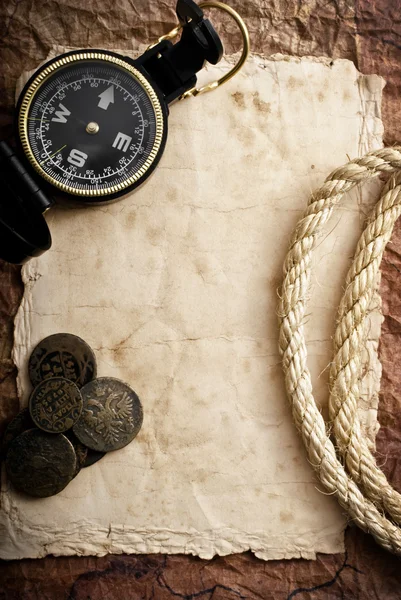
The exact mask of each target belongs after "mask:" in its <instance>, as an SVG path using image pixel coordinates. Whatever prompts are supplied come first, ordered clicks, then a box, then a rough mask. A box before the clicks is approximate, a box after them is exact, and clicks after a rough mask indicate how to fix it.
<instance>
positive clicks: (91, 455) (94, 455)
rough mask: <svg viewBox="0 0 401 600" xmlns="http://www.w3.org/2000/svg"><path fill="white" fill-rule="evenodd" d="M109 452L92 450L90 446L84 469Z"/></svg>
mask: <svg viewBox="0 0 401 600" xmlns="http://www.w3.org/2000/svg"><path fill="white" fill-rule="evenodd" d="M106 454H107V452H98V451H97V450H91V449H90V448H88V454H87V455H86V460H85V464H84V466H83V468H84V469H86V467H91V466H92V465H94V464H95V463H97V462H98V461H99V460H100V459H101V458H103V456H106Z"/></svg>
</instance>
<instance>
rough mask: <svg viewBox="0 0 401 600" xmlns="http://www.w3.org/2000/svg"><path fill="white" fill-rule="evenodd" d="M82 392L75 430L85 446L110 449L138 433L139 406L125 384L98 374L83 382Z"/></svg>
mask: <svg viewBox="0 0 401 600" xmlns="http://www.w3.org/2000/svg"><path fill="white" fill-rule="evenodd" d="M81 394H82V399H83V409H82V414H81V417H80V418H79V420H78V422H77V423H76V425H74V433H75V435H76V436H77V438H78V439H79V440H80V441H81V442H82V443H83V444H85V446H88V448H91V449H92V450H98V451H100V452H110V451H112V450H118V449H119V448H123V447H124V446H126V445H127V444H129V442H131V440H133V439H134V437H135V436H136V435H137V434H138V432H139V430H140V428H141V425H142V421H143V411H142V405H141V402H140V400H139V398H138V396H137V395H136V393H135V392H134V390H133V389H131V388H130V387H129V386H128V385H127V384H126V383H124V382H123V381H120V380H119V379H115V378H114V377H99V378H98V379H94V380H93V381H91V382H90V383H88V384H86V385H85V386H84V387H83V388H82V390H81Z"/></svg>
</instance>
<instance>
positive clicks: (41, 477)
mask: <svg viewBox="0 0 401 600" xmlns="http://www.w3.org/2000/svg"><path fill="white" fill-rule="evenodd" d="M5 464H6V471H7V475H8V478H9V479H10V481H11V483H12V484H13V486H14V487H15V488H16V489H18V490H20V491H21V492H25V494H29V495H30V496H36V497H39V498H46V497H47V496H54V494H58V493H59V492H61V490H63V489H64V488H65V486H66V485H67V484H68V483H69V482H70V481H71V479H72V478H73V476H74V472H75V469H76V456H75V451H74V448H73V446H72V444H71V442H70V441H69V440H67V438H66V437H65V436H64V435H62V434H61V433H59V434H57V435H51V434H50V433H45V432H44V431H40V429H29V430H28V431H25V432H24V433H21V435H19V436H18V437H17V438H15V440H13V441H12V442H11V444H10V447H9V449H8V452H7V458H6V461H5Z"/></svg>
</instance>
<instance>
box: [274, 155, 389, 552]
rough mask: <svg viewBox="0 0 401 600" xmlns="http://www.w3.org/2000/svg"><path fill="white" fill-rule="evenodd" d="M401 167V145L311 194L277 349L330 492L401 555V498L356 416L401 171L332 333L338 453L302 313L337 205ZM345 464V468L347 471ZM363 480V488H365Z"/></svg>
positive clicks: (291, 263)
mask: <svg viewBox="0 0 401 600" xmlns="http://www.w3.org/2000/svg"><path fill="white" fill-rule="evenodd" d="M399 169H401V148H384V149H381V150H378V151H375V152H372V153H370V154H367V155H366V156H364V157H362V158H359V159H355V160H353V161H351V162H349V163H348V164H346V165H344V166H342V167H340V168H339V169H336V170H335V171H333V172H332V173H331V175H329V177H328V178H327V179H326V181H325V183H324V184H323V186H322V187H321V188H320V189H319V190H318V191H317V192H316V193H315V194H314V195H313V196H312V197H311V199H310V201H309V205H308V208H307V210H306V212H305V214H304V217H303V218H302V219H301V220H300V221H299V223H298V225H297V226H296V228H295V231H294V234H293V237H292V240H291V243H290V248H289V251H288V253H287V256H286V259H285V263H284V282H283V286H282V294H281V299H280V304H279V319H280V336H279V347H280V352H281V355H282V360H283V369H284V376H285V384H286V389H287V394H288V396H289V399H290V402H291V405H292V412H293V417H294V420H295V423H296V426H297V428H298V429H299V430H300V432H301V435H302V439H303V442H304V444H305V447H306V449H307V453H308V457H309V460H310V462H311V463H312V465H313V466H314V468H315V470H316V471H317V474H318V476H319V478H320V480H321V482H322V484H323V485H324V487H325V488H326V489H327V491H328V492H330V493H332V494H334V495H336V496H337V498H338V500H339V502H340V504H341V506H342V507H343V508H345V509H346V511H347V512H348V514H349V515H350V517H351V518H352V519H353V520H354V521H355V522H356V524H357V525H358V526H359V527H361V529H363V530H364V531H367V532H370V533H372V534H373V536H374V537H375V539H376V540H377V541H378V543H379V544H381V545H382V546H383V547H384V548H386V549H388V550H390V551H392V552H395V553H397V554H400V555H401V529H399V528H398V527H397V526H396V525H394V523H393V522H392V521H391V520H389V518H387V517H386V516H384V515H383V514H382V510H385V511H386V512H387V513H388V515H389V516H390V517H391V519H393V520H394V521H396V522H401V496H400V494H398V493H397V492H396V491H395V490H394V489H393V488H392V487H391V486H390V484H389V483H388V482H387V479H386V477H385V475H384V473H383V472H382V471H380V469H379V468H378V467H377V465H376V462H375V459H374V457H373V455H372V454H371V452H370V450H369V448H368V444H367V442H366V440H365V439H364V438H363V437H362V434H361V426H360V422H359V419H358V415H357V407H358V400H359V396H360V379H361V374H362V367H363V365H362V362H361V355H362V353H363V352H364V347H365V343H366V327H365V324H366V317H367V314H368V311H369V307H370V305H371V302H372V298H373V294H374V291H375V287H376V281H377V276H378V271H379V266H380V262H381V258H382V255H383V252H384V249H385V246H386V244H387V242H388V241H389V239H390V237H391V233H392V230H393V227H394V223H395V221H396V220H397V218H398V216H399V215H400V213H401V175H400V174H397V176H396V177H395V179H394V181H393V182H390V183H389V184H388V185H387V186H386V188H385V190H384V193H383V195H382V197H381V199H380V200H379V202H378V204H377V205H376V207H375V209H374V211H373V213H372V215H371V217H370V218H369V220H368V225H367V227H366V229H365V231H364V232H363V234H362V236H361V239H360V240H359V243H358V246H357V249H356V255H355V259H354V262H353V264H352V266H351V268H350V269H349V272H348V275H347V279H346V289H345V293H344V297H343V299H342V301H341V303H340V307H339V313H338V325H337V329H336V332H335V336H334V353H335V356H334V360H333V363H332V365H331V370H330V389H331V393H330V401H329V410H330V418H331V419H332V421H333V429H332V431H333V434H334V436H335V441H336V446H338V451H339V454H340V458H341V457H342V458H343V460H344V463H345V466H344V465H343V463H342V462H341V461H340V459H339V458H338V457H337V454H336V448H335V447H334V445H333V442H332V441H331V439H330V436H329V433H328V431H327V429H326V424H325V422H324V419H323V417H322V415H321V413H320V411H319V409H318V407H317V405H316V401H315V399H314V397H313V390H312V382H311V377H310V372H309V369H308V367H307V365H306V361H307V350H306V342H305V336H304V317H305V309H306V302H307V298H308V288H309V283H310V275H311V260H312V253H313V249H314V247H315V245H316V241H317V239H318V237H319V236H320V234H321V233H322V229H323V228H324V226H325V224H326V223H327V221H328V219H329V218H330V216H331V213H332V210H333V208H334V207H335V206H336V205H337V204H338V203H339V202H340V200H341V199H342V197H343V195H344V194H345V193H346V192H348V191H349V190H351V189H352V188H353V187H354V186H355V185H356V184H358V183H359V182H361V181H365V180H367V179H372V178H374V177H377V176H378V175H379V174H380V173H389V174H391V173H394V172H395V171H396V170H399ZM345 469H347V471H348V473H347V471H346V470H345ZM359 486H360V487H359Z"/></svg>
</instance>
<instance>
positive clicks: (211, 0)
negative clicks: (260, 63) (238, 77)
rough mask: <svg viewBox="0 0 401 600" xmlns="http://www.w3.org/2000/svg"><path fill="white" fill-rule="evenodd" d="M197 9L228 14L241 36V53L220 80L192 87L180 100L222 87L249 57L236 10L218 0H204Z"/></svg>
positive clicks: (247, 36) (240, 19)
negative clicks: (207, 9)
mask: <svg viewBox="0 0 401 600" xmlns="http://www.w3.org/2000/svg"><path fill="white" fill-rule="evenodd" d="M199 8H202V9H203V8H217V9H218V10H221V11H223V12H226V13H228V14H229V15H230V17H232V18H233V19H234V21H235V22H236V23H237V25H238V27H239V29H240V31H241V34H242V53H241V56H240V58H239V60H238V62H237V63H236V64H235V65H234V66H233V68H232V69H230V71H228V73H226V74H225V75H223V76H222V77H220V79H217V80H216V81H212V83H207V84H206V85H204V86H202V87H200V88H196V87H194V88H191V89H190V90H187V91H186V92H184V93H183V94H182V95H181V96H180V100H183V99H184V98H188V97H189V96H197V95H198V94H203V93H204V92H210V91H212V90H215V89H216V88H218V87H219V86H220V85H223V83H226V81H228V80H229V79H231V78H232V77H234V75H235V74H236V73H238V71H239V70H240V69H241V68H242V67H243V65H244V63H245V61H246V59H247V58H248V55H249V33H248V28H247V26H246V25H245V22H244V20H243V19H242V17H240V16H239V14H238V13H237V11H236V10H234V9H233V8H231V6H227V4H224V3H223V2H219V1H218V0H205V2H200V3H199Z"/></svg>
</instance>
